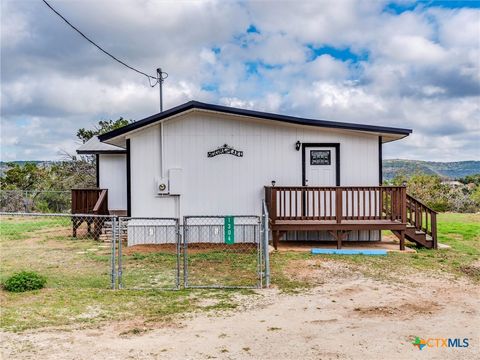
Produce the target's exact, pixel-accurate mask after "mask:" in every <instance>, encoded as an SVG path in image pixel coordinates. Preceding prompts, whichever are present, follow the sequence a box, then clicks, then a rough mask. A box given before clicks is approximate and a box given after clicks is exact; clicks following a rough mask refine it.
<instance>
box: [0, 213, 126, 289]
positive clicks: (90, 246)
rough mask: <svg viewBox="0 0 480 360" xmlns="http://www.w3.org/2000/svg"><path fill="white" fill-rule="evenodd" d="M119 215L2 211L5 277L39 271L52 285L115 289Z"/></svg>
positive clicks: (0, 242) (0, 240)
mask: <svg viewBox="0 0 480 360" xmlns="http://www.w3.org/2000/svg"><path fill="white" fill-rule="evenodd" d="M116 221H117V220H116V218H115V217H112V216H101V215H70V214H26V213H5V212H2V213H0V254H1V255H0V262H1V268H2V272H1V274H0V281H1V282H2V283H3V281H5V280H6V278H8V277H9V276H10V275H12V274H14V273H17V272H20V271H24V270H26V271H35V272H37V273H39V274H40V275H43V276H45V277H46V279H47V287H51V288H72V287H73V288H100V289H105V288H114V286H115V272H114V271H113V269H114V263H115V242H114V241H113V240H114V239H113V235H112V234H113V232H112V229H113V228H115V227H116V226H117V225H116Z"/></svg>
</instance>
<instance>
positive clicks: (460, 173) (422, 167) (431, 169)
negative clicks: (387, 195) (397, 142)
mask: <svg viewBox="0 0 480 360" xmlns="http://www.w3.org/2000/svg"><path fill="white" fill-rule="evenodd" d="M399 173H403V174H405V175H406V176H411V175H413V174H415V173H424V174H430V175H438V176H441V177H443V178H446V179H459V178H462V177H465V176H467V175H472V174H480V161H456V162H434V161H419V160H401V159H395V160H383V179H384V180H390V179H392V178H393V177H395V175H396V174H399Z"/></svg>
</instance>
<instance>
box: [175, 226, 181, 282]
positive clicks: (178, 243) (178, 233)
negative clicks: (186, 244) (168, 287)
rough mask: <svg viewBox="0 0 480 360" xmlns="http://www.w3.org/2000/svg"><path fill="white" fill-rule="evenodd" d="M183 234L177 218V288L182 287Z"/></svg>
mask: <svg viewBox="0 0 480 360" xmlns="http://www.w3.org/2000/svg"><path fill="white" fill-rule="evenodd" d="M181 241H182V234H181V232H180V220H179V219H177V220H176V243H177V246H176V247H177V276H176V279H175V285H176V290H178V289H180V252H181V245H180V244H181Z"/></svg>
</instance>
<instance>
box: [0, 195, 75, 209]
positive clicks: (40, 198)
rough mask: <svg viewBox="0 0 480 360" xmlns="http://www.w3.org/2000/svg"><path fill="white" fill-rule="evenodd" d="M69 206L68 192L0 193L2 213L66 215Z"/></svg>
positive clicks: (70, 198)
mask: <svg viewBox="0 0 480 360" xmlns="http://www.w3.org/2000/svg"><path fill="white" fill-rule="evenodd" d="M71 204H72V195H71V192H70V191H24V190H1V191H0V211H2V212H22V213H23V212H25V213H32V212H35V213H68V212H70V209H71Z"/></svg>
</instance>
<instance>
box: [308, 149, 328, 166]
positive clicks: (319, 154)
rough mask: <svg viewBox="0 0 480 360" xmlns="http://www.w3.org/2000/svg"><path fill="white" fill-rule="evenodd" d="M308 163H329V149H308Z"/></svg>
mask: <svg viewBox="0 0 480 360" xmlns="http://www.w3.org/2000/svg"><path fill="white" fill-rule="evenodd" d="M310 165H330V150H310Z"/></svg>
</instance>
